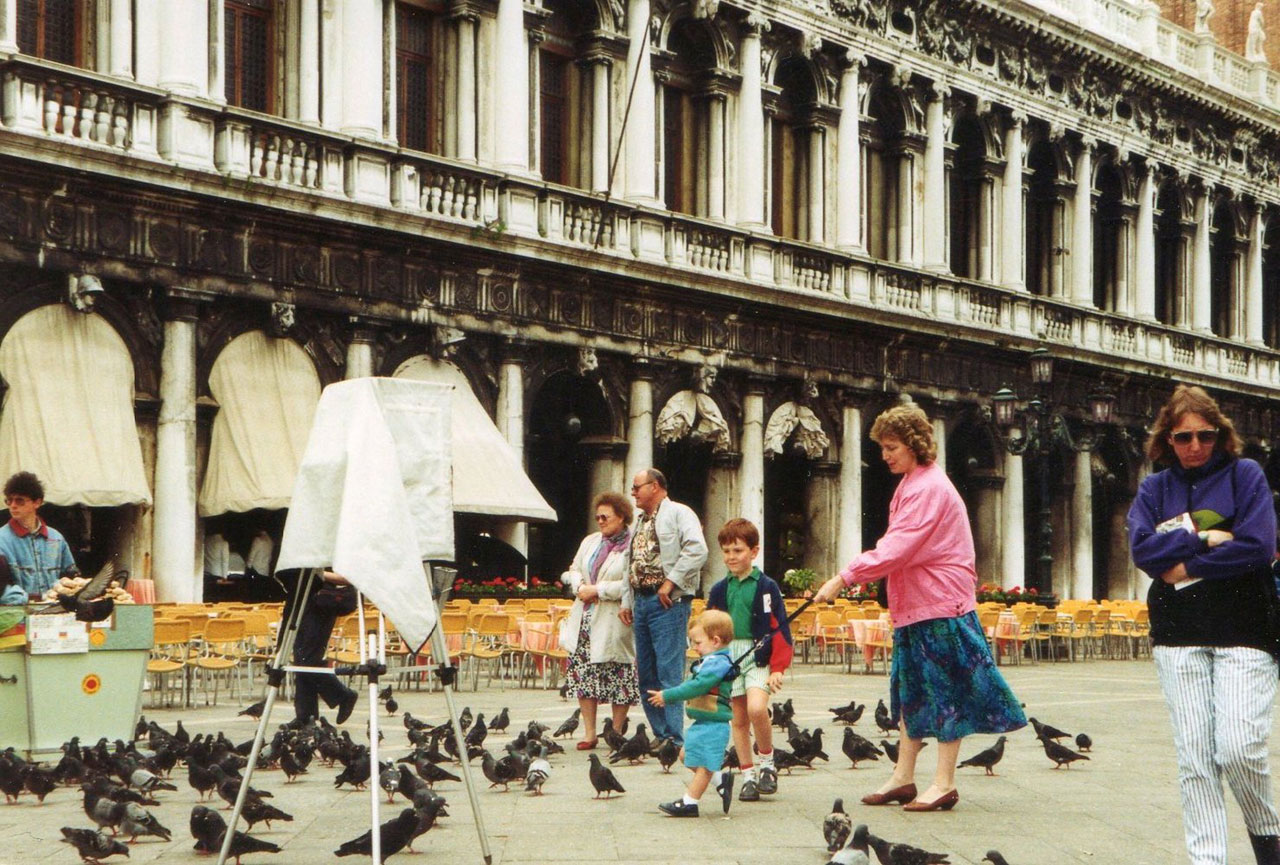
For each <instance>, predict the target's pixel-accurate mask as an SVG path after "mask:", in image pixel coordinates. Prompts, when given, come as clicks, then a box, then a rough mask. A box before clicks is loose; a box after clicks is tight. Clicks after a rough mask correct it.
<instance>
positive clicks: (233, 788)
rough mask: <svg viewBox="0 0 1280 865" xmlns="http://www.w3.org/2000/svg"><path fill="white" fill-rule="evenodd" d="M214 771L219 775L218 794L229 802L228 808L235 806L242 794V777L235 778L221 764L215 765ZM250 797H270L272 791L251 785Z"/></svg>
mask: <svg viewBox="0 0 1280 865" xmlns="http://www.w3.org/2000/svg"><path fill="white" fill-rule="evenodd" d="M213 773H214V774H215V775H218V776H219V780H218V795H219V796H221V797H222V801H224V802H226V803H227V807H228V808H234V807H235V804H236V799H237V798H238V797H239V796H240V784H241V783H242V782H243V779H242V778H234V777H232V776H230V775H228V774H227V773H226V772H224V771H223V769H222V767H221V766H214V767H213ZM246 795H247V797H248V798H250V799H270V798H272V796H271V793H270V792H269V791H267V790H258V789H255V788H253V787H250V788H249V790H248V793H247V794H246Z"/></svg>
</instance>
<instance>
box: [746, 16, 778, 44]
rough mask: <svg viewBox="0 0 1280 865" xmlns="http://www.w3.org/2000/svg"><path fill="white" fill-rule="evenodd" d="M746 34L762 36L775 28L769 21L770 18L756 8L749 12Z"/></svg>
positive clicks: (756, 36)
mask: <svg viewBox="0 0 1280 865" xmlns="http://www.w3.org/2000/svg"><path fill="white" fill-rule="evenodd" d="M745 26H746V31H747V32H746V35H747V36H753V37H755V38H757V39H758V38H760V36H761V35H762V34H765V33H768V32H769V31H770V30H772V29H773V25H772V24H771V23H769V19H768V18H766V17H765V16H764V15H762V14H761V13H760V12H758V11H756V10H754V9H753V10H752V11H751V12H748V13H747V20H746V22H745Z"/></svg>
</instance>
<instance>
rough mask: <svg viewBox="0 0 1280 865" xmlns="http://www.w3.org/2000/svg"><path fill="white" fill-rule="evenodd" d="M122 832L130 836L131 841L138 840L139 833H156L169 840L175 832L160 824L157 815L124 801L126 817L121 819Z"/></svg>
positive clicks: (157, 835)
mask: <svg viewBox="0 0 1280 865" xmlns="http://www.w3.org/2000/svg"><path fill="white" fill-rule="evenodd" d="M120 833H121V834H122V835H128V836H129V843H130V844H132V843H133V842H134V841H137V840H138V836H139V835H155V836H156V837H157V838H163V839H164V840H165V841H168V840H169V839H170V838H171V837H172V836H173V833H172V832H170V831H169V830H168V829H166V828H165V827H164V826H162V825H160V821H159V820H157V819H156V818H155V815H154V814H152V813H151V812H150V811H148V810H146V809H145V808H143V807H142V806H141V805H138V804H135V803H133V802H125V803H124V819H122V820H121V821H120Z"/></svg>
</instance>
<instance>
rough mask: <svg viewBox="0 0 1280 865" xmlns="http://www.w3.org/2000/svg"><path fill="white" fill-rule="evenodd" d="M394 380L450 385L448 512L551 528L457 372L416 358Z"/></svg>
mask: <svg viewBox="0 0 1280 865" xmlns="http://www.w3.org/2000/svg"><path fill="white" fill-rule="evenodd" d="M395 377H396V378H409V379H415V380H417V381H433V382H438V383H440V384H449V385H453V418H452V424H451V426H452V428H453V509H454V511H456V512H458V513H464V514H487V515H489V516H497V517H514V518H517V519H522V520H542V521H547V522H555V520H556V512H555V509H554V508H552V507H551V506H550V505H549V504H547V502H546V500H545V499H544V498H543V497H542V494H541V493H539V492H538V489H537V487H535V486H534V485H533V481H531V480H529V476H528V475H526V474H525V473H524V467H523V466H522V465H521V464H520V457H519V456H518V455H517V454H516V452H515V450H514V449H513V448H512V447H511V445H509V444H507V440H506V439H504V438H503V437H502V433H500V432H499V431H498V428H497V427H496V426H494V425H493V421H492V420H490V419H489V413H488V412H486V411H485V410H484V406H483V405H481V404H480V400H478V399H476V395H475V394H474V393H472V391H471V385H470V383H468V382H467V377H466V376H465V375H463V374H462V371H461V370H459V369H458V368H457V367H456V366H454V365H453V364H450V363H445V362H443V361H437V360H433V359H432V358H429V357H427V356H426V355H418V356H417V357H414V358H410V359H409V360H407V361H405V362H404V363H402V364H401V365H400V368H399V369H397V370H396V372H395Z"/></svg>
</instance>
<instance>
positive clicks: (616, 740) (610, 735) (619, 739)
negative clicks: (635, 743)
mask: <svg viewBox="0 0 1280 865" xmlns="http://www.w3.org/2000/svg"><path fill="white" fill-rule="evenodd" d="M600 738H601V739H604V743H605V744H606V745H608V746H609V750H610V751H616V750H618V749H619V748H621V747H622V745H623V743H625V742H626V741H627V737H626V736H624V735H623V734H622V733H621V732H619V731H618V730H615V729H614V728H613V719H612V718H605V719H604V726H603V727H602V728H601V729H600Z"/></svg>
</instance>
